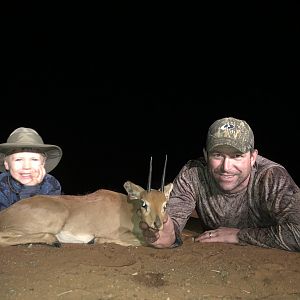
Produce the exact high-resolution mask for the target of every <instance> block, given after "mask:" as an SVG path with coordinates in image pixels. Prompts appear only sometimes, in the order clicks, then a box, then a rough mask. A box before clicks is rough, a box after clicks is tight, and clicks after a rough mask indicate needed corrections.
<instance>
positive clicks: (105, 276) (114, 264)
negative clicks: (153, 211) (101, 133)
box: [0, 221, 300, 300]
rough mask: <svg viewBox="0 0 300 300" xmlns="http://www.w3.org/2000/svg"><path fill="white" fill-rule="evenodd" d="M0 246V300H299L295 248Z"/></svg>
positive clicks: (187, 242) (187, 237) (299, 259)
mask: <svg viewBox="0 0 300 300" xmlns="http://www.w3.org/2000/svg"><path fill="white" fill-rule="evenodd" d="M195 225H196V222H194V221H193V222H189V224H188V226H187V227H186V229H185V230H184V235H183V237H184V244H183V246H181V247H178V248H174V249H154V248H151V247H144V246H141V247H124V246H119V245H115V244H102V245H87V244H64V245H63V246H62V247H61V248H55V247H49V246H46V245H22V246H9V247H2V248H0V282H1V285H0V299H2V300H4V299H22V300H29V299H30V300H31V299H72V300H73V299H91V300H100V299H122V300H123V299H145V300H146V299H149V300H152V299H155V300H157V299H165V300H173V299H189V300H194V299H280V300H282V299H300V284H299V283H300V253H295V252H288V251H283V250H277V249H265V248H260V247H254V246H238V245H230V244H220V243H214V244H212V243H210V244H199V243H193V242H192V238H191V237H192V236H194V235H196V232H195V227H194V226H195Z"/></svg>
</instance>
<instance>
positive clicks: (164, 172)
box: [160, 154, 168, 192]
mask: <svg viewBox="0 0 300 300" xmlns="http://www.w3.org/2000/svg"><path fill="white" fill-rule="evenodd" d="M167 160H168V156H167V154H166V158H165V165H164V171H163V174H162V177H161V188H160V190H161V191H162V192H163V191H164V187H165V177H166V167H167Z"/></svg>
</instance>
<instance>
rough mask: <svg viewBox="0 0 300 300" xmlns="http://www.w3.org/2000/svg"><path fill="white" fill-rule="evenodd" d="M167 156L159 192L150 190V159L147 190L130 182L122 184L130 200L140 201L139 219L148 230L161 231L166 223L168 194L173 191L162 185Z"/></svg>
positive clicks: (168, 186) (169, 187)
mask: <svg viewBox="0 0 300 300" xmlns="http://www.w3.org/2000/svg"><path fill="white" fill-rule="evenodd" d="M166 163H167V156H166V159H165V165H164V171H163V175H162V181H161V188H160V189H159V190H154V189H151V176H152V157H151V159H150V169H149V177H148V185H147V190H145V189H143V188H142V187H141V186H139V185H136V184H134V183H132V182H130V181H126V182H125V183H124V188H125V190H126V191H127V194H128V198H129V199H130V200H140V201H141V205H140V207H139V212H140V217H141V219H142V221H143V222H145V223H147V224H148V226H149V227H150V228H153V229H156V230H161V229H162V228H163V224H164V222H165V221H166V218H167V215H166V208H167V202H168V201H169V196H170V193H171V191H172V189H173V184H172V183H169V184H168V185H164V181H165V172H166Z"/></svg>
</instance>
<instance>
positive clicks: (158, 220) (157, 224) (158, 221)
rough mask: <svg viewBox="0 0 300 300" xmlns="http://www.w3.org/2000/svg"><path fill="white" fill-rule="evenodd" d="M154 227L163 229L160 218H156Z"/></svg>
mask: <svg viewBox="0 0 300 300" xmlns="http://www.w3.org/2000/svg"><path fill="white" fill-rule="evenodd" d="M154 226H155V228H157V229H159V228H160V227H161V220H160V218H159V217H158V216H156V218H155V221H154Z"/></svg>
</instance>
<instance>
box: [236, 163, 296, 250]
mask: <svg viewBox="0 0 300 300" xmlns="http://www.w3.org/2000/svg"><path fill="white" fill-rule="evenodd" d="M253 184H254V186H256V187H257V188H255V189H254V191H255V192H254V195H253V198H254V199H257V200H258V201H253V202H252V203H250V209H251V213H252V214H257V215H259V214H260V215H261V214H262V212H263V213H265V218H266V219H269V221H268V223H269V224H265V225H262V226H257V227H256V228H243V229H241V230H240V231H239V233H238V238H239V241H240V243H241V244H244V243H246V244H252V245H256V246H261V247H266V248H279V249H283V250H289V251H300V192H299V188H298V186H297V185H296V184H295V182H294V181H293V179H292V178H291V177H290V175H289V174H288V172H287V171H286V170H285V169H284V168H280V167H274V168H270V169H269V170H267V171H266V172H265V174H264V175H263V176H262V177H261V178H259V179H258V181H257V182H254V183H253ZM258 203H259V205H258Z"/></svg>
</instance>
